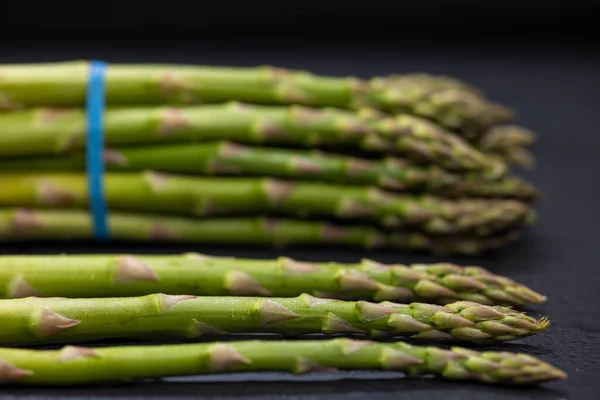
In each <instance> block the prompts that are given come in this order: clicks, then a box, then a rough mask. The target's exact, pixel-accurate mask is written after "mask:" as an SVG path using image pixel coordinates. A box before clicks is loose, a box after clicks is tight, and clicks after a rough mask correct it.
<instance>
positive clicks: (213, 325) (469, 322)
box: [0, 293, 549, 345]
mask: <svg viewBox="0 0 600 400" xmlns="http://www.w3.org/2000/svg"><path fill="white" fill-rule="evenodd" d="M0 319H1V320H2V326H3V328H2V331H0V345H22V344H30V343H64V342H73V341H77V342H80V341H92V340H99V339H114V338H128V339H152V340H161V339H165V338H171V339H172V338H179V339H190V338H197V337H200V336H204V335H209V336H212V335H226V334H229V333H276V334H282V335H286V336H298V335H304V334H315V333H324V334H326V335H336V334H362V335H369V336H371V337H374V338H391V337H398V336H407V337H415V338H417V339H423V340H442V341H443V340H450V341H466V342H474V343H480V344H484V343H494V342H499V341H508V340H515V339H520V338H523V337H527V336H530V335H534V334H536V333H540V332H542V331H544V330H546V328H547V327H548V325H549V322H548V320H547V319H546V318H542V319H540V320H536V319H534V318H532V317H529V316H527V315H525V314H523V313H521V312H516V311H514V310H512V309H510V308H507V307H500V306H495V307H490V306H485V305H481V304H478V303H473V302H468V301H461V302H456V303H451V304H448V305H446V306H438V305H433V304H427V303H411V304H398V303H390V302H384V303H369V302H366V301H358V302H351V301H341V300H334V299H323V298H317V297H313V296H310V295H308V294H303V295H301V296H299V297H293V298H265V297H230V296H224V297H196V296H191V295H180V296H169V295H165V294H161V293H158V294H152V295H149V296H144V297H124V298H97V299H65V298H54V299H41V298H36V297H28V298H25V299H14V300H0Z"/></svg>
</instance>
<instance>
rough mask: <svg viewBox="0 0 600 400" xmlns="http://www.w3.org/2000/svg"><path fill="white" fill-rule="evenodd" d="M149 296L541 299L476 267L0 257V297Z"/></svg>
mask: <svg viewBox="0 0 600 400" xmlns="http://www.w3.org/2000/svg"><path fill="white" fill-rule="evenodd" d="M152 293H166V294H169V295H208V296H226V295H235V296H279V297H292V296H298V295H300V294H302V293H310V294H313V295H315V296H317V297H330V298H342V299H360V298H366V299H372V300H375V301H384V300H385V301H404V300H425V301H428V302H437V303H442V304H446V303H451V302H455V301H457V300H466V301H475V302H478V303H480V304H487V305H493V304H504V305H522V304H537V303H541V302H543V301H545V299H546V298H545V297H544V296H542V295H540V294H539V293H536V292H534V291H533V290H531V289H529V288H527V287H526V286H523V285H521V284H518V283H516V282H514V281H513V280H511V279H509V278H506V277H502V276H498V275H494V274H492V273H490V272H489V271H487V270H485V269H483V268H480V267H473V266H471V267H464V268H463V267H459V266H456V265H453V264H431V265H424V264H415V265H411V266H407V265H402V264H395V265H384V264H381V263H378V262H375V261H372V260H368V259H363V260H362V261H361V262H360V263H358V264H342V263H332V262H329V263H310V262H300V261H295V260H292V259H290V258H288V257H280V258H278V259H272V260H256V259H242V258H232V257H214V256H207V255H201V254H197V253H189V254H183V255H160V256H157V255H67V256H65V255H54V256H1V257H0V297H2V298H22V297H27V296H37V297H72V298H89V297H120V296H140V295H147V294H152Z"/></svg>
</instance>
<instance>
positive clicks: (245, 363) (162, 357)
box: [0, 338, 567, 386]
mask: <svg viewBox="0 0 600 400" xmlns="http://www.w3.org/2000/svg"><path fill="white" fill-rule="evenodd" d="M0 361H1V364H0V365H2V368H0V381H2V382H6V383H7V384H24V385H45V386H48V385H50V386H65V385H82V384H93V383H103V382H123V381H126V382H130V381H136V380H140V379H144V378H146V379H147V378H154V379H156V378H164V377H170V376H185V375H198V374H216V373H225V372H247V371H289V372H292V373H295V374H304V373H309V372H317V371H323V370H329V371H331V370H337V369H340V370H360V369H366V370H390V371H403V372H406V373H407V375H408V376H411V377H414V376H420V375H431V374H433V375H436V376H439V377H443V378H445V379H450V380H470V381H478V382H484V383H490V384H512V385H532V384H539V383H542V382H547V381H553V380H558V379H565V378H566V377H567V375H566V374H565V373H564V372H563V371H561V370H559V369H558V368H555V367H553V366H551V365H549V364H547V363H545V362H543V361H541V360H539V359H537V358H534V357H532V356H530V355H526V354H518V353H508V352H491V351H486V352H477V351H474V350H470V349H464V348H460V347H452V348H451V349H449V350H443V349H439V348H436V347H424V346H414V345H410V344H408V343H403V342H398V343H376V342H372V341H367V340H351V339H345V338H338V339H330V340H306V341H284V340H283V341H275V340H269V341H237V342H216V343H207V344H179V345H163V346H132V347H125V346H123V347H108V348H96V349H94V348H86V347H74V346H66V347H63V348H62V349H61V350H25V349H10V348H3V349H0Z"/></svg>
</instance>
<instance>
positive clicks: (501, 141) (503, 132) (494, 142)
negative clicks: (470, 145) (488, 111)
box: [477, 125, 536, 151]
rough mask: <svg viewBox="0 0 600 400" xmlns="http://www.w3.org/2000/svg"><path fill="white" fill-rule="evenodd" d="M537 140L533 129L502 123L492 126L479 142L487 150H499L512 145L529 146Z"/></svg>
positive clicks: (481, 147)
mask: <svg viewBox="0 0 600 400" xmlns="http://www.w3.org/2000/svg"><path fill="white" fill-rule="evenodd" d="M535 141H536V135H535V133H534V132H533V131H531V130H529V129H527V128H523V127H522V126H518V125H500V126H494V127H492V128H490V129H489V130H488V131H486V133H485V134H484V135H483V136H482V137H481V139H479V141H478V142H477V147H478V148H480V149H482V150H485V151H497V150H501V149H506V148H512V147H529V146H531V145H533V144H534V143H535Z"/></svg>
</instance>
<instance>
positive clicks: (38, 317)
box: [0, 253, 566, 385]
mask: <svg viewBox="0 0 600 400" xmlns="http://www.w3.org/2000/svg"><path fill="white" fill-rule="evenodd" d="M0 288H2V290H1V291H0V297H1V298H4V299H3V300H0V320H1V321H2V330H1V331H0V345H3V346H7V345H11V346H23V345H31V344H44V345H53V344H54V345H56V344H67V345H66V346H65V347H62V349H60V350H29V349H19V348H1V349H0V381H1V382H3V383H7V384H26V385H27V384H29V385H80V384H91V383H103V382H118V381H131V380H140V379H147V378H161V377H168V376H179V375H196V374H214V373H223V372H243V371H289V372H292V373H296V374H304V373H309V372H317V371H322V370H335V369H342V370H343V369H351V370H355V369H373V370H391V371H403V372H405V373H406V374H408V375H409V376H418V375H431V374H432V375H437V376H440V377H443V378H446V379H454V380H471V381H479V382H484V383H502V384H514V385H522V384H535V383H541V382H545V381H551V380H557V379H564V378H565V377H566V375H565V373H564V372H562V371H561V370H559V369H557V368H555V367H553V366H551V365H549V364H547V363H545V362H543V361H541V360H539V359H537V358H534V357H531V356H529V355H525V354H515V353H508V352H489V351H484V352H478V351H474V350H469V349H466V348H462V347H452V348H450V349H442V348H437V347H425V346H422V345H412V344H408V343H405V342H394V340H398V338H402V337H411V338H413V340H415V341H418V342H434V343H440V342H461V343H463V344H465V345H468V344H470V343H477V344H490V343H499V342H503V341H509V340H515V339H520V338H525V337H527V336H530V335H534V334H538V333H541V332H543V331H545V330H546V329H547V328H548V326H549V322H548V320H547V319H546V318H540V319H536V318H533V317H531V316H528V315H526V314H525V313H523V312H519V311H516V310H514V309H512V308H511V307H510V306H514V305H524V304H539V303H541V302H543V301H544V300H545V297H544V296H543V295H541V294H538V293H536V292H534V291H533V290H531V289H529V288H527V287H525V286H523V285H521V284H518V283H516V282H514V281H513V280H511V279H509V278H506V277H502V276H498V275H494V274H492V273H491V272H489V271H486V270H484V269H483V268H480V267H474V266H469V267H459V266H457V265H453V264H447V263H439V264H431V265H425V264H415V265H402V264H395V265H386V264H381V263H379V262H376V261H373V260H368V259H364V260H362V261H361V262H360V263H357V264H341V263H334V262H328V263H313V262H303V261H296V260H293V259H290V258H287V257H280V258H279V259H276V260H258V259H237V258H231V257H214V256H207V255H202V254H197V253H189V254H183V255H153V256H144V255H77V256H75V255H56V256H2V257H0ZM309 293H310V294H309ZM112 296H130V297H112ZM136 296H139V297H136ZM207 296H210V297H207ZM275 296H278V297H275ZM405 300H410V301H412V302H411V303H407V304H402V303H399V302H398V301H405ZM424 301H427V302H428V303H425V302H424ZM235 333H260V334H277V335H280V336H281V335H283V336H287V337H290V336H291V337H297V338H296V339H295V340H291V339H287V340H279V339H275V340H266V339H263V340H253V341H240V340H237V341H236V340H234V341H217V342H212V343H189V342H194V341H198V340H199V338H200V340H202V339H204V340H206V339H209V340H210V339H211V338H215V337H221V336H222V335H228V334H235ZM307 334H311V335H315V334H321V335H322V334H324V335H335V336H346V335H352V336H358V337H357V338H354V339H350V338H339V337H338V338H336V339H327V340H323V339H319V338H311V339H308V340H305V339H304V338H303V336H304V335H307ZM108 338H111V339H115V338H126V339H135V340H138V341H142V342H143V341H145V340H151V341H153V342H156V341H163V340H171V341H172V340H174V339H179V340H180V341H184V342H188V343H181V344H176V345H139V346H133V347H112V348H111V347H109V348H91V347H75V346H73V345H71V344H70V343H73V342H77V343H78V344H80V345H81V344H85V343H90V342H92V341H94V340H97V339H108ZM299 339H300V340H299Z"/></svg>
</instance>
